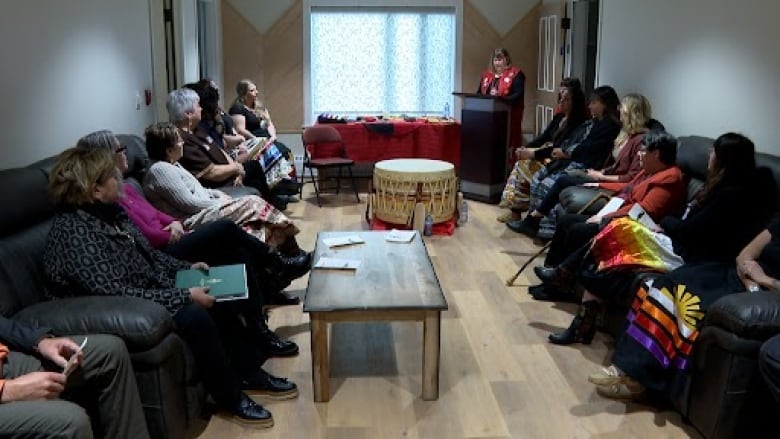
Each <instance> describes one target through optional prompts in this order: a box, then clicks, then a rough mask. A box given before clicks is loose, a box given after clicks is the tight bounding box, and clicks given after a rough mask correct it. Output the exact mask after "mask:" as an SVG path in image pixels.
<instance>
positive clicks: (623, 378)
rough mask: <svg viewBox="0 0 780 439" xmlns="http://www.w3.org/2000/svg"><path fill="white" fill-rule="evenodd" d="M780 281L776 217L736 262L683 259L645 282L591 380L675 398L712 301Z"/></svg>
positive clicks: (619, 393)
mask: <svg viewBox="0 0 780 439" xmlns="http://www.w3.org/2000/svg"><path fill="white" fill-rule="evenodd" d="M744 218H745V219H747V217H744ZM724 231H728V232H729V233H730V232H731V231H736V230H734V229H720V232H721V233H719V234H718V235H717V236H720V237H723V238H726V235H728V233H723V232H724ZM729 244H730V242H729ZM779 287H780V223H774V224H772V225H770V226H769V227H768V228H767V229H765V230H763V231H762V232H761V233H759V234H758V236H756V237H755V238H754V239H753V240H752V241H750V243H749V244H748V245H747V246H746V247H745V248H744V249H743V250H742V251H741V252H740V253H739V255H738V256H737V258H736V263H735V262H734V261H731V262H709V263H701V264H692V265H684V266H682V267H680V268H678V269H677V270H675V271H672V272H670V273H669V274H668V275H666V276H664V277H662V278H660V279H656V280H655V281H654V282H653V283H652V285H645V286H642V287H641V288H640V289H639V291H637V294H636V297H635V298H634V303H633V304H632V306H631V311H630V312H629V314H628V316H627V317H626V320H627V325H628V326H627V329H626V332H625V333H624V334H623V335H622V336H621V337H620V338H619V339H618V341H617V344H616V345H615V352H614V354H613V356H612V362H613V364H612V365H611V366H610V367H608V368H605V369H603V370H602V371H600V372H598V373H595V374H592V375H590V376H589V377H588V381H590V382H592V383H593V384H596V385H597V386H598V387H597V388H596V390H597V392H598V394H599V395H601V396H604V397H607V398H615V399H622V400H631V399H636V398H639V397H641V396H643V395H644V393H645V391H646V390H647V391H650V392H652V393H653V394H654V396H656V397H661V398H666V399H671V398H674V397H675V396H676V395H677V394H678V393H679V391H680V390H681V388H680V384H681V383H682V382H684V381H683V380H682V379H680V378H682V375H683V374H684V373H685V372H686V371H687V369H688V366H689V365H690V358H689V357H690V353H691V350H692V349H694V348H695V342H696V339H697V338H698V336H699V327H700V326H701V323H702V321H703V319H704V317H705V315H706V312H707V309H708V308H709V306H710V305H711V304H712V303H714V302H715V301H716V300H717V299H719V298H721V297H723V296H725V295H727V294H734V293H740V292H743V291H745V290H747V291H758V290H777V289H778V288H779ZM670 299H671V300H670ZM650 316H653V317H650ZM661 334H663V336H662V335H661Z"/></svg>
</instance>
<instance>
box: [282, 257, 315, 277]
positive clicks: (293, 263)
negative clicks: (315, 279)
mask: <svg viewBox="0 0 780 439" xmlns="http://www.w3.org/2000/svg"><path fill="white" fill-rule="evenodd" d="M311 256H312V255H311V253H309V252H306V251H301V253H299V254H298V255H297V256H281V259H282V267H283V268H282V273H283V276H284V277H285V278H286V279H289V280H290V281H291V282H292V281H293V280H295V279H298V278H299V277H301V276H303V275H304V274H306V273H308V272H309V270H311Z"/></svg>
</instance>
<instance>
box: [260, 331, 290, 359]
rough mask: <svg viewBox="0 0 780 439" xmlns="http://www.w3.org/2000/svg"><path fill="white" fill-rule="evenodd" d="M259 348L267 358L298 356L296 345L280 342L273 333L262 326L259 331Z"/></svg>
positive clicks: (287, 341)
mask: <svg viewBox="0 0 780 439" xmlns="http://www.w3.org/2000/svg"><path fill="white" fill-rule="evenodd" d="M260 347H261V349H262V350H263V353H264V354H266V355H268V356H269V357H294V356H296V355H298V345H297V344H295V343H294V342H291V341H289V340H282V339H281V338H279V336H278V335H276V334H275V333H274V332H273V331H271V330H270V329H268V327H267V326H265V325H263V327H262V328H261V329H260Z"/></svg>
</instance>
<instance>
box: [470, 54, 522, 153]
mask: <svg viewBox="0 0 780 439" xmlns="http://www.w3.org/2000/svg"><path fill="white" fill-rule="evenodd" d="M524 88H525V74H524V73H523V71H522V70H520V69H519V68H517V67H515V66H513V65H512V59H511V58H510V57H509V52H507V50H506V49H496V50H494V51H493V54H492V55H491V56H490V65H489V66H488V69H487V70H485V71H484V72H483V73H482V79H480V81H479V89H478V90H477V93H479V94H484V95H491V96H500V97H503V98H504V99H506V100H507V101H508V102H509V104H510V105H511V106H512V112H511V122H510V126H509V150H508V154H507V159H508V160H510V164H511V163H513V162H514V155H513V154H511V152H512V151H513V150H514V149H515V148H517V147H520V146H522V145H523V108H524V103H523V97H524V92H523V90H524Z"/></svg>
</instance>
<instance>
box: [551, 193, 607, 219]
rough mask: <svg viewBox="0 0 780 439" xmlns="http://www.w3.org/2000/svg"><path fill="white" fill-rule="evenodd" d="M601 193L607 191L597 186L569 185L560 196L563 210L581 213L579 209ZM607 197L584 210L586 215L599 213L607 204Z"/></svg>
mask: <svg viewBox="0 0 780 439" xmlns="http://www.w3.org/2000/svg"><path fill="white" fill-rule="evenodd" d="M600 193H606V192H605V191H600V190H599V189H596V188H590V187H582V186H569V187H567V188H566V189H564V190H563V191H562V192H561V195H560V197H559V198H558V199H559V201H560V203H561V207H563V211H564V212H566V213H579V210H580V209H582V208H583V206H585V205H586V204H588V202H589V201H590V200H592V199H593V197H595V196H596V195H598V194H600ZM607 199H608V198H604V199H601V200H598V201H596V202H595V203H593V204H592V205H591V206H590V207H589V208H588V209H587V210H586V211H584V212H582V213H583V214H585V215H593V214H595V213H597V212H598V211H599V210H600V209H601V208H602V207H604V205H605V204H607Z"/></svg>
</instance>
